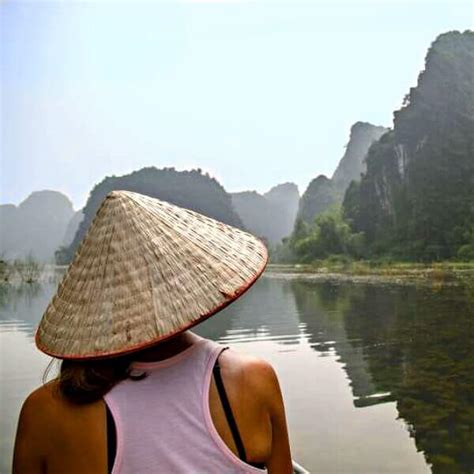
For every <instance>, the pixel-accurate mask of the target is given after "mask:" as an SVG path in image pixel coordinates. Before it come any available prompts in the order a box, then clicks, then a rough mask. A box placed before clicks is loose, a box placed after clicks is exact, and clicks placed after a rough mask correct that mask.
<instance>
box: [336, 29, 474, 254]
mask: <svg viewBox="0 0 474 474" xmlns="http://www.w3.org/2000/svg"><path fill="white" fill-rule="evenodd" d="M344 212H345V215H346V217H347V218H348V219H349V220H350V222H351V223H352V226H353V229H354V230H355V231H356V232H364V234H365V236H366V238H367V242H368V244H369V245H370V246H372V245H375V244H376V245H377V248H378V249H379V250H378V251H379V252H392V253H393V254H400V255H402V256H403V257H404V258H406V257H411V258H415V259H424V260H439V259H446V258H451V257H455V256H457V257H460V258H463V259H469V258H470V259H473V258H474V32H472V31H465V32H464V33H460V32H457V31H453V32H449V33H445V34H442V35H440V36H438V38H437V39H436V40H435V41H434V42H433V43H432V45H431V47H430V48H429V50H428V53H427V56H426V61H425V69H424V70H423V71H422V72H421V73H420V75H419V77H418V84H417V86H416V87H413V88H411V89H410V91H409V93H408V94H407V96H406V97H405V100H404V104H403V106H402V108H401V109H400V110H398V111H396V112H394V127H393V130H392V131H390V132H388V133H386V134H384V135H383V136H382V137H381V138H380V140H379V141H377V142H376V143H374V144H373V145H372V147H371V148H370V150H369V153H368V154H367V172H366V173H365V175H364V176H363V178H362V180H361V182H360V184H354V183H353V184H352V185H351V186H350V188H349V189H348V190H347V193H346V196H345V199H344Z"/></svg>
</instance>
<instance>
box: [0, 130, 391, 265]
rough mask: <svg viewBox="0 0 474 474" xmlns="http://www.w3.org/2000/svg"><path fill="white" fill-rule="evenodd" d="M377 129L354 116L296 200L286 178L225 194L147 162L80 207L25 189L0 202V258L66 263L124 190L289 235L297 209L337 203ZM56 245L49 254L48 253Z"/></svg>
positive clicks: (205, 178)
mask: <svg viewBox="0 0 474 474" xmlns="http://www.w3.org/2000/svg"><path fill="white" fill-rule="evenodd" d="M383 130H384V129H383V128H382V127H375V126H373V125H370V124H368V123H362V122H358V123H356V124H355V125H354V126H353V127H352V129H351V136H350V139H349V143H348V145H347V150H346V153H345V154H344V156H343V158H342V159H341V161H340V163H339V166H338V167H337V169H336V172H335V173H334V176H333V179H332V180H330V179H328V178H326V177H325V176H319V177H317V178H315V179H314V180H313V181H312V182H311V183H310V185H309V186H308V188H307V190H306V192H305V193H304V195H303V196H302V197H301V199H300V195H299V191H298V187H297V186H296V184H294V183H283V184H279V185H277V186H274V187H273V188H271V189H270V190H269V191H268V192H266V193H264V194H259V193H257V192H256V191H244V192H238V193H228V192H226V191H225V189H224V188H223V187H222V186H221V185H220V184H219V183H218V182H217V180H215V179H214V178H211V177H210V176H209V175H208V174H203V173H202V172H201V170H192V171H176V170H175V169H174V168H164V169H157V168H154V167H147V168H143V169H140V170H137V171H134V172H133V173H130V174H128V175H124V176H112V177H106V178H104V179H103V180H102V181H101V182H100V183H98V184H97V185H96V186H94V188H93V189H92V191H91V192H90V195H89V198H88V201H87V203H86V205H85V207H84V208H83V209H82V210H79V211H77V212H74V210H73V208H72V204H71V202H70V200H69V199H68V198H67V197H66V196H65V195H63V194H61V193H60V192H57V191H37V192H34V193H32V194H31V195H30V196H29V197H28V198H27V199H26V200H25V201H24V202H23V203H21V204H20V205H19V206H18V208H17V207H16V206H14V205H11V204H6V205H2V206H0V224H1V228H2V231H1V234H0V236H1V240H0V254H3V258H7V259H13V258H25V257H26V256H27V255H28V254H29V253H31V254H32V256H33V257H35V258H36V259H38V260H40V261H43V262H51V261H53V260H54V258H55V255H56V261H57V262H58V263H61V264H66V263H68V262H70V260H71V258H72V256H73V255H74V252H75V250H76V249H77V246H78V245H79V243H80V241H81V240H82V238H83V237H84V235H85V233H86V231H87V229H88V228H89V225H90V223H91V221H92V218H93V217H94V215H95V213H96V211H97V208H98V206H99V205H100V203H101V202H102V200H103V199H104V198H105V196H106V195H107V193H108V192H110V191H112V190H114V189H126V190H130V191H136V192H140V193H143V194H148V195H150V196H153V197H157V198H159V199H163V200H165V201H169V202H171V203H174V204H176V205H179V206H182V207H187V208H189V209H192V210H195V211H197V212H200V213H202V214H205V215H207V216H210V217H213V218H215V219H217V220H220V221H222V222H226V223H228V224H231V225H234V226H236V227H240V228H243V229H246V230H248V231H249V232H252V233H253V234H255V235H257V236H259V237H261V238H263V239H264V240H266V241H267V242H268V244H269V245H270V246H273V245H276V244H278V243H280V242H281V240H282V239H283V238H284V237H287V236H289V235H290V234H291V232H292V230H293V227H294V223H295V218H296V216H297V214H298V215H299V216H300V217H301V218H302V219H304V220H307V221H310V220H312V219H314V217H315V216H316V215H317V214H319V213H320V212H323V211H324V210H326V209H327V208H328V207H329V206H330V205H331V204H333V203H335V202H340V201H341V200H342V196H343V195H344V191H345V187H346V186H347V183H349V182H350V180H351V179H354V178H358V177H359V176H360V173H362V172H363V171H364V170H365V163H364V161H363V157H364V153H365V152H366V149H367V148H368V146H369V145H370V143H371V141H372V140H374V139H375V137H377V136H378V135H379V134H380V133H382V131H383ZM55 252H56V254H55Z"/></svg>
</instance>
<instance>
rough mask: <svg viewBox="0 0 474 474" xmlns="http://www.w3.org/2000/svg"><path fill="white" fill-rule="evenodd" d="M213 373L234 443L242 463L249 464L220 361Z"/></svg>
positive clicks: (217, 362) (217, 361) (215, 365)
mask: <svg viewBox="0 0 474 474" xmlns="http://www.w3.org/2000/svg"><path fill="white" fill-rule="evenodd" d="M226 349H227V348H226ZM224 350H225V349H224ZM221 354H222V352H221ZM213 373H214V380H215V381H216V387H217V391H218V392H219V397H220V399H221V403H222V408H223V409H224V413H225V416H226V418H227V423H228V424H229V428H230V431H231V433H232V437H233V438H234V443H235V447H236V448H237V452H238V453H239V458H240V459H241V460H242V461H244V462H247V455H246V453H245V448H244V443H243V442H242V438H241V436H240V433H239V428H238V427H237V423H236V422H235V417H234V413H233V412H232V408H231V407H230V403H229V399H228V398H227V393H226V391H225V387H224V382H223V381H222V375H221V367H220V365H219V360H218V359H216V363H215V364H214V369H213Z"/></svg>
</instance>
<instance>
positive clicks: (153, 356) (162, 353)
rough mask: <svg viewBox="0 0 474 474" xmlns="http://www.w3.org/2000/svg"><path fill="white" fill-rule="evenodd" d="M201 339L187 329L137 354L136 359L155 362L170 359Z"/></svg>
mask: <svg viewBox="0 0 474 474" xmlns="http://www.w3.org/2000/svg"><path fill="white" fill-rule="evenodd" d="M199 339H200V337H199V336H197V335H196V334H194V333H192V332H191V331H185V332H183V333H181V334H178V335H177V336H174V337H173V338H171V339H168V340H167V341H164V342H160V343H158V344H156V345H154V346H152V347H150V348H148V349H144V350H142V351H140V352H137V353H136V354H135V357H134V359H135V360H136V361H141V362H154V361H158V360H164V359H168V358H169V357H173V356H175V355H176V354H179V353H180V352H182V351H184V350H185V349H187V348H188V347H189V346H192V345H193V344H195V343H196V342H197V341H198V340H199Z"/></svg>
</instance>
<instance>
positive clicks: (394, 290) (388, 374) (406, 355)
mask: <svg viewBox="0 0 474 474" xmlns="http://www.w3.org/2000/svg"><path fill="white" fill-rule="evenodd" d="M56 285H57V280H56V279H50V281H46V282H43V283H41V284H33V285H23V286H5V285H4V286H0V351H1V354H0V355H1V359H0V360H1V364H0V387H1V388H0V397H1V400H0V402H1V403H0V407H1V408H0V410H1V412H0V423H1V427H0V428H1V429H0V433H1V440H0V442H1V445H0V470H1V472H9V469H10V463H11V456H12V449H13V442H14V435H15V428H16V421H17V418H18V413H19V410H20V407H21V403H22V400H23V399H24V398H25V397H26V396H27V394H28V393H29V392H30V391H31V390H32V389H33V388H34V387H36V386H38V385H39V384H40V383H41V378H42V375H43V372H44V369H45V368H46V365H47V364H48V362H49V358H48V357H46V356H44V355H42V354H41V353H39V352H38V351H37V350H36V349H35V346H34V343H33V335H34V332H35V329H36V326H37V324H38V322H39V320H40V318H41V315H42V312H43V311H44V309H45V308H46V306H47V304H48V302H49V300H50V299H51V297H52V295H53V294H54V291H55V289H56ZM196 332H197V333H199V334H201V335H203V336H206V337H210V338H213V339H215V340H218V341H220V342H221V343H223V344H227V345H229V346H231V347H232V348H234V349H235V350H237V351H241V352H246V353H251V354H254V355H256V356H260V357H263V358H264V359H266V360H268V361H270V362H271V363H272V364H273V365H274V367H275V369H276V371H277V373H278V375H279V379H280V384H281V388H282V392H283V395H284V399H285V403H286V410H287V417H288V425H289V431H290V438H291V445H292V453H293V457H294V458H295V459H296V460H297V461H298V462H299V463H300V464H302V465H304V466H305V467H306V468H307V469H309V470H310V471H311V472H315V473H316V472H318V473H423V472H430V471H432V472H434V473H471V472H473V471H474V293H473V291H472V289H470V290H469V289H466V288H463V287H445V288H443V287H433V288H430V287H426V286H422V287H416V286H393V285H392V286H387V285H374V284H370V285H366V284H353V283H348V282H344V283H340V284H336V283H334V282H333V283H324V282H311V281H303V280H298V279H293V280H290V279H286V278H284V277H282V276H276V275H272V274H271V273H267V274H265V275H264V276H263V277H262V278H261V279H260V280H259V281H258V282H257V283H256V284H255V285H254V286H253V287H252V288H251V289H250V290H249V292H248V293H247V294H246V295H245V296H243V297H242V298H241V299H240V300H238V301H236V302H235V303H234V304H232V305H231V306H229V307H228V308H226V309H225V310H223V311H222V312H220V313H218V314H217V315H215V316H214V317H212V318H211V319H209V320H208V321H206V322H204V323H202V324H201V325H200V326H198V327H197V328H196Z"/></svg>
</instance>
